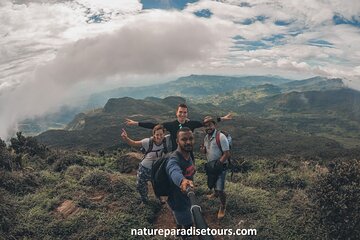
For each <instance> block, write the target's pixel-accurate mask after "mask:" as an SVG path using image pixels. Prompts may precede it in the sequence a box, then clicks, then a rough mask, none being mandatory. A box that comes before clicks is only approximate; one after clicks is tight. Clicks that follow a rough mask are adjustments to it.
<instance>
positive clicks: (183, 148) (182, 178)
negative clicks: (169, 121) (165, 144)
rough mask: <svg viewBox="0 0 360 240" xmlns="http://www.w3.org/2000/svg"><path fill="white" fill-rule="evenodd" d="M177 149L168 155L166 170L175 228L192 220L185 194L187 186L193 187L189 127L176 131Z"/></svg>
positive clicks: (192, 140) (192, 137)
mask: <svg viewBox="0 0 360 240" xmlns="http://www.w3.org/2000/svg"><path fill="white" fill-rule="evenodd" d="M176 143H177V146H178V147H177V149H176V151H174V152H173V153H172V155H171V156H170V158H169V160H168V162H167V165H166V172H167V174H168V176H169V178H170V181H171V182H172V188H171V191H170V194H169V197H168V204H169V206H170V208H171V209H172V211H173V214H174V217H175V220H176V224H177V228H178V229H179V228H184V229H189V228H190V227H191V226H192V224H193V222H192V217H191V211H190V207H191V203H190V199H189V197H188V196H187V195H186V190H187V188H189V187H190V188H193V187H194V184H193V177H194V174H195V171H196V170H195V165H194V162H193V159H192V157H191V154H190V153H191V152H192V150H193V147H194V135H193V133H192V131H191V129H190V128H187V127H184V128H181V129H180V130H179V131H178V132H177V138H176Z"/></svg>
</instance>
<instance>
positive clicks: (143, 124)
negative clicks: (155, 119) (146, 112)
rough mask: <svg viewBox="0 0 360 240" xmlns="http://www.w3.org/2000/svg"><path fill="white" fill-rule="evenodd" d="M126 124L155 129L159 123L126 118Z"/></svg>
mask: <svg viewBox="0 0 360 240" xmlns="http://www.w3.org/2000/svg"><path fill="white" fill-rule="evenodd" d="M125 124H126V125H127V126H139V127H143V128H148V129H153V128H154V127H155V126H156V125H157V123H152V122H137V121H134V120H132V119H130V118H125Z"/></svg>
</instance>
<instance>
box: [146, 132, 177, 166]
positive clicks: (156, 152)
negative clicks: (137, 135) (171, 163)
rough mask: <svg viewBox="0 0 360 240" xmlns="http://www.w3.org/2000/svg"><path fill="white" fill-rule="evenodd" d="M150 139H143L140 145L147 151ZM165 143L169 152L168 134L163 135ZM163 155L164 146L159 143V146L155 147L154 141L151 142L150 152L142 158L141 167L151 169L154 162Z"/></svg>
mask: <svg viewBox="0 0 360 240" xmlns="http://www.w3.org/2000/svg"><path fill="white" fill-rule="evenodd" d="M149 142H150V138H144V139H142V140H141V145H142V147H143V148H144V149H145V151H147V150H148V149H149ZM165 142H166V146H167V149H168V151H170V149H171V148H170V147H171V143H170V134H167V135H165ZM163 153H164V144H163V143H162V142H161V143H160V145H157V144H156V143H155V141H153V148H152V150H151V152H149V153H147V154H146V155H145V156H144V159H143V160H142V161H141V165H143V166H144V167H146V168H149V169H151V167H152V165H153V163H154V161H155V160H157V159H159V158H160V157H161V156H162V155H163Z"/></svg>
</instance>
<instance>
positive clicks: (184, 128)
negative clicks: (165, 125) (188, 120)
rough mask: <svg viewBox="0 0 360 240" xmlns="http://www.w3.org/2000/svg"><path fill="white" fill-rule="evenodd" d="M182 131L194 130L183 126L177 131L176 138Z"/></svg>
mask: <svg viewBox="0 0 360 240" xmlns="http://www.w3.org/2000/svg"><path fill="white" fill-rule="evenodd" d="M181 132H192V131H191V129H190V128H188V127H182V128H180V129H179V130H178V131H177V132H176V138H177V137H178V136H179V133H181Z"/></svg>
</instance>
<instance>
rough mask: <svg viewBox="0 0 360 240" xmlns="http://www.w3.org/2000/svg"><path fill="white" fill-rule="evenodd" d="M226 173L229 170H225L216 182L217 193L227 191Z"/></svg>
mask: <svg viewBox="0 0 360 240" xmlns="http://www.w3.org/2000/svg"><path fill="white" fill-rule="evenodd" d="M226 172H227V170H224V171H222V173H221V174H220V175H219V177H218V179H217V180H216V184H215V190H217V191H224V190H225V178H226Z"/></svg>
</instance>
